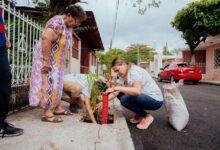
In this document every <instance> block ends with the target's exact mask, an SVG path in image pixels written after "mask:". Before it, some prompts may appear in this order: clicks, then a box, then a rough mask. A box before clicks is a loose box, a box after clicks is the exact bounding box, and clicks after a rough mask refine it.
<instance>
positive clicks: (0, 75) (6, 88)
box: [0, 47, 11, 122]
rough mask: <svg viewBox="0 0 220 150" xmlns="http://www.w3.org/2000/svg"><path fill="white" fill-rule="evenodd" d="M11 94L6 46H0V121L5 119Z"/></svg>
mask: <svg viewBox="0 0 220 150" xmlns="http://www.w3.org/2000/svg"><path fill="white" fill-rule="evenodd" d="M10 95H11V69H10V65H9V62H8V52H7V49H6V48H3V47H0V122H2V121H3V120H4V119H6V117H7V114H8V110H9V100H10Z"/></svg>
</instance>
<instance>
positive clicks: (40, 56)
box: [29, 5, 86, 122]
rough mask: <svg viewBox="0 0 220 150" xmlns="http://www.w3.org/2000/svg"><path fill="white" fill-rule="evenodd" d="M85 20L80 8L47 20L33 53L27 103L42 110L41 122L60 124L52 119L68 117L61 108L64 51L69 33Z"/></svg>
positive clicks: (59, 120)
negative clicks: (62, 116)
mask: <svg viewBox="0 0 220 150" xmlns="http://www.w3.org/2000/svg"><path fill="white" fill-rule="evenodd" d="M85 19H86V13H85V12H84V11H83V9H82V8H81V7H80V6H77V5H70V6H68V7H67V8H66V10H65V12H64V14H63V15H57V16H55V17H53V18H51V19H50V20H49V21H48V22H47V24H46V26H45V29H44V31H43V33H42V36H41V38H40V40H39V42H38V43H37V45H36V47H35V51H34V53H33V65H32V71H31V79H30V94H29V102H30V105H31V106H39V107H41V108H43V109H44V114H43V117H42V119H41V120H42V121H47V122H62V121H63V120H62V118H61V117H59V116H55V115H71V113H70V112H69V111H67V110H65V109H63V108H62V106H61V104H60V99H61V96H62V88H63V68H64V67H65V66H64V65H65V59H66V50H67V49H68V48H69V47H70V41H71V39H72V38H71V32H70V30H69V29H71V28H73V27H76V26H78V25H80V24H81V22H82V21H84V20H85Z"/></svg>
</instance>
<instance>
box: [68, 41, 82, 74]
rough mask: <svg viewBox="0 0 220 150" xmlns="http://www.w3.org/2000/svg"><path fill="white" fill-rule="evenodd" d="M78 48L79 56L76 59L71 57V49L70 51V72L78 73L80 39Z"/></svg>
mask: <svg viewBox="0 0 220 150" xmlns="http://www.w3.org/2000/svg"><path fill="white" fill-rule="evenodd" d="M78 49H79V58H78V59H76V58H73V57H72V51H71V59H70V73H80V61H81V41H79V44H78Z"/></svg>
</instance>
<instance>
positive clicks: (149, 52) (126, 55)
mask: <svg viewBox="0 0 220 150" xmlns="http://www.w3.org/2000/svg"><path fill="white" fill-rule="evenodd" d="M138 49H139V55H140V61H142V62H143V61H144V62H149V61H151V60H153V57H154V55H155V54H156V52H155V50H154V49H152V48H150V47H148V46H147V45H144V44H131V45H130V46H129V47H128V48H127V51H125V50H121V49H116V48H115V49H110V50H109V51H108V52H107V53H106V54H104V53H101V52H97V53H96V55H97V57H98V58H99V64H106V65H107V68H108V72H110V68H111V62H112V61H113V59H114V58H123V59H126V60H127V61H129V62H132V63H135V64H137V60H138Z"/></svg>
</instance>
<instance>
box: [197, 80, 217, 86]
mask: <svg viewBox="0 0 220 150" xmlns="http://www.w3.org/2000/svg"><path fill="white" fill-rule="evenodd" d="M199 83H200V84H209V85H217V86H220V82H219V83H218V82H215V81H204V80H201V81H199Z"/></svg>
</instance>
